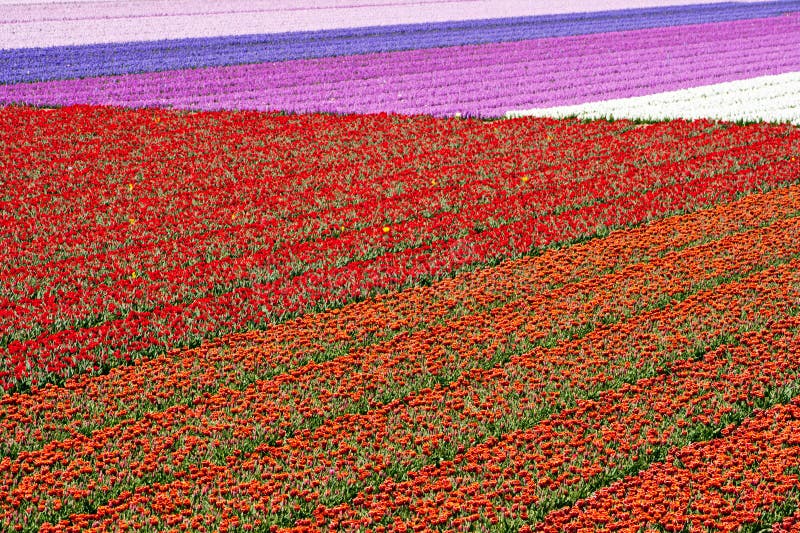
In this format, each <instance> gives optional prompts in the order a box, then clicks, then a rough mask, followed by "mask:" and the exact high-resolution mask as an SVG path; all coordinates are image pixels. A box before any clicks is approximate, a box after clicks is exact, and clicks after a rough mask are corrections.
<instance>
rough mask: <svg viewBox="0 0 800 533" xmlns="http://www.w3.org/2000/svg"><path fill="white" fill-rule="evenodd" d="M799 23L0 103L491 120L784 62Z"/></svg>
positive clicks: (22, 89) (308, 65) (379, 56)
mask: <svg viewBox="0 0 800 533" xmlns="http://www.w3.org/2000/svg"><path fill="white" fill-rule="evenodd" d="M799 21H800V15H797V14H796V13H788V14H786V15H784V16H780V17H770V18H759V19H749V20H737V21H729V22H718V23H708V24H700V25H688V26H674V27H668V28H651V29H644V30H635V31H621V32H614V33H611V34H594V35H580V36H571V37H562V38H544V39H535V40H525V41H517V42H505V43H492V44H484V45H465V46H451V47H446V48H430V49H422V50H412V51H402V52H389V53H375V54H367V55H358V56H345V57H328V58H321V59H309V60H292V61H283V62H277V63H258V64H253V65H239V66H230V67H227V66H226V67H209V68H202V69H184V70H174V71H168V72H155V73H145V74H130V75H124V76H116V77H92V78H86V79H75V80H60V81H49V82H41V83H22V84H14V85H2V86H0V103H15V102H16V103H28V104H34V105H51V106H52V105H68V104H86V103H92V104H109V105H120V106H128V107H154V106H171V107H175V108H184V109H207V110H208V109H230V108H236V109H256V110H284V111H293V112H311V111H331V112H339V113H353V112H359V113H367V112H387V111H388V112H400V113H426V114H432V115H437V116H452V115H453V114H455V113H460V114H462V115H475V116H483V117H498V116H503V115H504V114H505V113H506V112H507V111H509V110H510V109H530V108H540V107H553V106H560V105H572V104H579V103H584V102H587V101H597V100H604V99H609V98H623V97H631V96H640V95H644V94H653V93H657V92H663V91H669V90H676V89H682V88H688V87H696V86H699V85H709V84H713V83H720V82H725V81H733V80H739V79H744V78H751V77H755V76H764V75H773V74H781V73H786V72H792V71H796V70H798V69H800V54H798V50H800V46H798V42H797V41H798V39H799V38H800V31H798V22H799ZM676 43H679V44H676ZM554 50H555V51H556V52H554ZM632 70H635V71H636V73H637V75H636V76H631V75H630V74H631V71H632Z"/></svg>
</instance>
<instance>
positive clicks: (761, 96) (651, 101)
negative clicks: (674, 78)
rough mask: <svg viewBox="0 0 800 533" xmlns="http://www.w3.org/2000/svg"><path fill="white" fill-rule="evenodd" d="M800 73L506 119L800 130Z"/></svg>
mask: <svg viewBox="0 0 800 533" xmlns="http://www.w3.org/2000/svg"><path fill="white" fill-rule="evenodd" d="M798 93H800V73H797V72H790V73H788V74H780V75H777V76H761V77H758V78H751V79H746V80H740V81H731V82H726V83H719V84H716V85H709V86H704V87H694V88H691V89H681V90H678V91H670V92H666V93H659V94H654V95H648V96H637V97H633V98H622V99H619V100H606V101H604V102H592V103H588V104H583V105H575V106H563V107H551V108H544V109H531V110H528V111H509V112H508V113H506V116H507V117H522V116H539V117H578V118H581V119H597V118H611V117H613V118H616V119H620V118H627V119H641V120H669V119H675V118H683V119H698V118H708V119H715V120H727V121H751V122H756V121H760V120H764V121H767V122H790V123H792V124H797V125H800V107H799V106H798V105H797V97H796V95H797V94H798Z"/></svg>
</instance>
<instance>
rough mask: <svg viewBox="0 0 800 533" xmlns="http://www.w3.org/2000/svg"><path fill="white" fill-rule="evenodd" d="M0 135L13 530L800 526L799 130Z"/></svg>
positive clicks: (620, 124)
mask: <svg viewBox="0 0 800 533" xmlns="http://www.w3.org/2000/svg"><path fill="white" fill-rule="evenodd" d="M0 125H2V127H0V153H2V156H1V157H0V164H2V166H0V176H2V182H3V185H4V187H3V189H2V193H0V194H1V196H0V220H1V221H2V224H0V233H2V239H3V244H4V253H3V255H2V259H1V260H0V272H2V279H3V280H8V282H7V283H4V284H3V285H2V294H0V360H1V361H2V363H0V385H2V389H3V393H2V394H3V395H2V396H1V397H0V432H1V433H2V438H1V439H0V447H2V454H1V455H0V457H2V459H0V487H1V488H0V530H4V531H5V530H8V531H82V530H87V529H96V530H112V531H113V530H120V531H123V530H127V529H136V530H144V531H161V530H175V531H180V530H191V531H250V530H257V531H283V530H285V531H290V530H292V531H303V530H320V531H327V530H348V531H367V530H369V531H409V530H414V531H428V530H437V531H438V530H457V531H517V530H520V531H527V530H541V531H582V530H584V528H599V527H600V528H602V527H607V528H608V529H615V530H626V531H641V530H647V531H684V530H692V531H694V530H706V529H707V530H714V531H717V530H719V531H737V530H740V528H741V530H745V531H762V530H772V531H800V510H799V509H800V358H798V356H797V354H798V353H800V333H799V332H800V130H799V129H798V128H797V127H793V126H789V125H771V124H763V123H760V124H732V123H721V122H712V121H671V122H660V123H652V124H636V123H633V122H629V121H596V122H581V121H578V120H551V119H534V118H527V119H516V120H508V121H493V122H492V121H489V122H487V121H478V120H446V119H435V118H431V117H421V116H411V117H402V116H397V115H366V116H330V115H279V114H264V113H254V112H253V113H250V112H235V111H231V112H213V113H212V112H206V113H189V112H177V111H169V110H125V109H114V108H103V107H88V106H87V107H65V108H61V109H57V110H41V109H34V108H28V107H6V108H2V109H0Z"/></svg>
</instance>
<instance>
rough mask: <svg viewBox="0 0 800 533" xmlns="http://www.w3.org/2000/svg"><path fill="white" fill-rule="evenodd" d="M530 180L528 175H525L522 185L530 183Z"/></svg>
mask: <svg viewBox="0 0 800 533" xmlns="http://www.w3.org/2000/svg"><path fill="white" fill-rule="evenodd" d="M529 179H530V178H529V177H528V176H527V175H525V176H522V183H528V180H529Z"/></svg>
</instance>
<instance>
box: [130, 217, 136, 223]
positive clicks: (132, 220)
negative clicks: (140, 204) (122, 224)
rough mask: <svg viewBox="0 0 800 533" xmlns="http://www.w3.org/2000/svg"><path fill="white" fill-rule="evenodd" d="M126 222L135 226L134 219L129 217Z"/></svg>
mask: <svg viewBox="0 0 800 533" xmlns="http://www.w3.org/2000/svg"><path fill="white" fill-rule="evenodd" d="M128 222H130V223H131V224H136V219H135V218H133V217H131V218H129V219H128Z"/></svg>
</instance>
